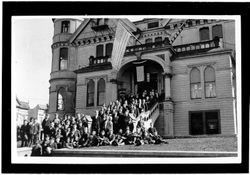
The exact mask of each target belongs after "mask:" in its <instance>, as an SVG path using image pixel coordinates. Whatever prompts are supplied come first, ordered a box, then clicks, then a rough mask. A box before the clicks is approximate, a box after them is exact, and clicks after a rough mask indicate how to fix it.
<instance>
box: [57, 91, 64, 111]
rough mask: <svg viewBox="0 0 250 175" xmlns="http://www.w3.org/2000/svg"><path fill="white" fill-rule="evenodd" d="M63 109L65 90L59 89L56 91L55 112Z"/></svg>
mask: <svg viewBox="0 0 250 175" xmlns="http://www.w3.org/2000/svg"><path fill="white" fill-rule="evenodd" d="M64 109H65V89H64V88H60V89H59V90H58V91H57V110H58V111H63V110H64Z"/></svg>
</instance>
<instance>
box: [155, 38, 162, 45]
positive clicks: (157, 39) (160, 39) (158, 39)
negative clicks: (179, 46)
mask: <svg viewBox="0 0 250 175" xmlns="http://www.w3.org/2000/svg"><path fill="white" fill-rule="evenodd" d="M161 41H162V37H156V38H155V42H156V43H157V42H161ZM160 46H161V44H159V43H158V44H156V47H160Z"/></svg>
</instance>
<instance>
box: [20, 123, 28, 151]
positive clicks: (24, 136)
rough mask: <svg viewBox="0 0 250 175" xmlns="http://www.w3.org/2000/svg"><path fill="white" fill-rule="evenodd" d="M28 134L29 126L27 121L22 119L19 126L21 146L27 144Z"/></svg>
mask: <svg viewBox="0 0 250 175" xmlns="http://www.w3.org/2000/svg"><path fill="white" fill-rule="evenodd" d="M28 134H29V127H28V121H27V120H24V122H23V125H22V126H21V140H22V143H21V147H24V146H28Z"/></svg>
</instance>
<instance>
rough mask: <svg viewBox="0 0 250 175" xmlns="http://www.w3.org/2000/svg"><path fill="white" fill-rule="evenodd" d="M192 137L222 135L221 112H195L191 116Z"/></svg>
mask: <svg viewBox="0 0 250 175" xmlns="http://www.w3.org/2000/svg"><path fill="white" fill-rule="evenodd" d="M189 128H190V129H189V132H190V134H191V135H202V134H220V119H219V111H194V112H190V114H189Z"/></svg>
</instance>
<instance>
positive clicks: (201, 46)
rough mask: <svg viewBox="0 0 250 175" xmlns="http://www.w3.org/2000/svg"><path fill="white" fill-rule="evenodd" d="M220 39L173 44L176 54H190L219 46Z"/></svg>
mask: <svg viewBox="0 0 250 175" xmlns="http://www.w3.org/2000/svg"><path fill="white" fill-rule="evenodd" d="M219 42H220V39H219V38H215V39H213V40H208V41H202V42H197V43H190V44H184V45H178V46H173V48H174V51H175V53H176V54H175V57H176V56H184V55H191V54H196V53H202V52H206V51H208V50H211V49H214V48H218V47H220V44H219Z"/></svg>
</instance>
